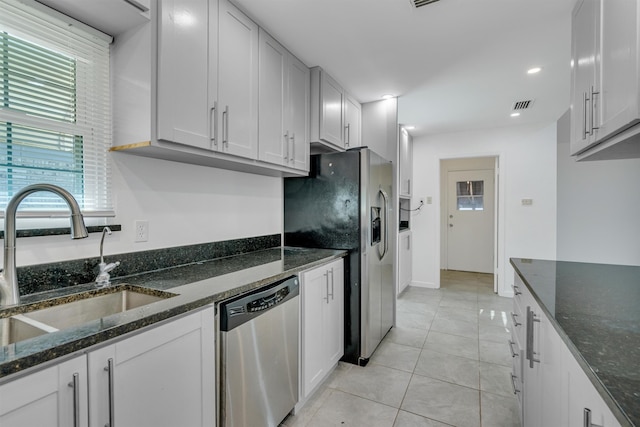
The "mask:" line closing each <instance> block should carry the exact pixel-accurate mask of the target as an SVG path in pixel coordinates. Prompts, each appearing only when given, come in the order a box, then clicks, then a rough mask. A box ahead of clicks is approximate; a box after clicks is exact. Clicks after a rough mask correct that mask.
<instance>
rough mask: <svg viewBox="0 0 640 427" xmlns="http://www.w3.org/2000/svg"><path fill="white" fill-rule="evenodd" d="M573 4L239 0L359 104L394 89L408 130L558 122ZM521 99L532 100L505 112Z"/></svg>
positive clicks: (541, 0) (563, 0)
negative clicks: (530, 72) (418, 4)
mask: <svg viewBox="0 0 640 427" xmlns="http://www.w3.org/2000/svg"><path fill="white" fill-rule="evenodd" d="M573 2H574V1H573V0H534V1H531V0H440V1H438V2H436V3H431V4H428V5H426V6H423V7H420V8H415V7H414V6H413V5H412V4H411V2H410V0H236V4H238V5H239V6H240V7H242V8H243V9H244V10H245V11H246V12H248V14H249V15H251V16H253V17H254V18H255V19H256V20H257V22H258V23H259V24H260V25H261V26H262V27H264V28H266V29H267V30H268V31H269V32H270V33H271V34H272V35H273V36H274V37H275V38H276V39H278V40H279V41H280V42H281V43H283V44H284V45H285V46H287V47H288V48H289V50H291V52H292V53H294V54H295V55H296V56H298V57H299V58H300V59H301V60H302V61H303V62H305V63H306V64H307V65H308V66H314V65H320V66H322V67H323V68H324V69H325V70H326V71H327V72H328V73H329V74H331V75H332V76H333V77H334V78H335V79H336V80H338V81H339V82H340V83H341V84H342V85H343V86H344V87H345V88H346V89H347V90H348V91H349V92H350V93H352V94H353V95H354V96H355V97H356V98H357V99H358V100H360V102H369V101H376V100H379V99H380V98H381V96H382V95H385V94H394V95H396V96H398V97H399V99H398V105H399V113H398V114H399V121H400V123H402V124H407V125H414V126H416V128H415V130H413V131H411V133H412V134H413V135H414V136H417V135H424V134H434V133H448V132H456V131H465V130H476V129H487V128H495V127H504V126H513V125H516V124H522V123H537V122H546V123H549V122H551V121H555V120H557V119H558V118H559V117H560V116H561V115H562V113H564V112H565V111H566V110H567V108H569V79H570V69H569V61H570V50H571V49H570V48H571V37H570V24H571V9H572V6H573ZM534 66H540V67H543V69H542V71H541V72H540V73H538V74H536V75H527V70H528V69H530V68H532V67H534ZM526 99H533V100H535V101H534V103H533V104H532V107H530V108H529V109H527V110H524V111H522V112H521V115H520V116H519V117H516V118H512V117H511V116H510V113H511V112H512V107H513V103H514V102H515V101H520V100H526Z"/></svg>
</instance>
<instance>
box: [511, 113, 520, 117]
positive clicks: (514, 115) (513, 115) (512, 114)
mask: <svg viewBox="0 0 640 427" xmlns="http://www.w3.org/2000/svg"><path fill="white" fill-rule="evenodd" d="M519 115H520V113H511V117H518V116H519Z"/></svg>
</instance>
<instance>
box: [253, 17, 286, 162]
mask: <svg viewBox="0 0 640 427" xmlns="http://www.w3.org/2000/svg"><path fill="white" fill-rule="evenodd" d="M288 55H289V53H288V52H287V50H286V49H285V48H284V47H283V46H282V45H281V44H280V43H278V42H277V41H276V40H275V39H274V38H273V37H271V36H270V35H269V34H267V32H265V31H264V30H263V29H262V28H261V29H260V55H259V74H260V83H259V96H258V101H259V103H260V107H259V114H258V144H259V145H258V159H260V160H263V161H265V162H270V163H275V164H279V165H282V164H287V163H288V162H289V149H290V148H289V145H288V144H289V134H288V130H287V129H286V126H287V123H286V122H287V119H286V117H285V114H286V112H287V111H286V109H287V108H288V102H287V98H288V95H289V94H288V84H287V83H288V69H287V68H288Z"/></svg>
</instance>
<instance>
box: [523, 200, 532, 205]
mask: <svg viewBox="0 0 640 427" xmlns="http://www.w3.org/2000/svg"><path fill="white" fill-rule="evenodd" d="M531 205H533V199H522V206H531Z"/></svg>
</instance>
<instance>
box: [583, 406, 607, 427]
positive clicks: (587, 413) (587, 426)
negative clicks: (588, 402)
mask: <svg viewBox="0 0 640 427" xmlns="http://www.w3.org/2000/svg"><path fill="white" fill-rule="evenodd" d="M582 425H583V426H584V427H604V426H601V425H598V424H593V423H592V422H591V409H589V408H584V412H583V416H582Z"/></svg>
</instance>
